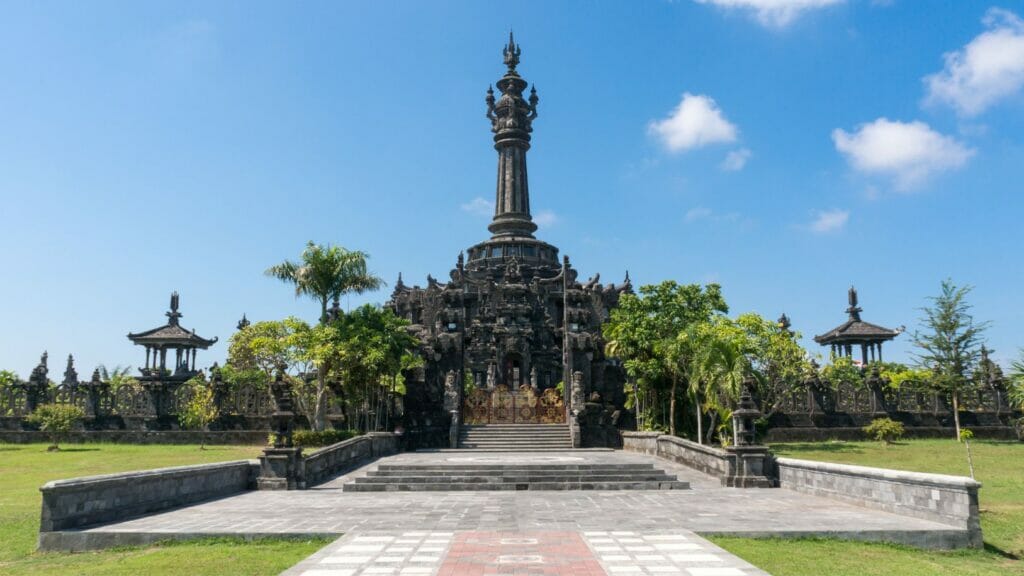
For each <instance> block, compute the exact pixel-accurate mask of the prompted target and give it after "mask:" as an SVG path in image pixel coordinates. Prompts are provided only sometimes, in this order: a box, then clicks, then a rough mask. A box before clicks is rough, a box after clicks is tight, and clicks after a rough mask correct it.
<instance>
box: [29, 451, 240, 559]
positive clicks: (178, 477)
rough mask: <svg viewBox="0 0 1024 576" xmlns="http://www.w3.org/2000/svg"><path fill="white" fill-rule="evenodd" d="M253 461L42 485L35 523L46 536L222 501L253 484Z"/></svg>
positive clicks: (111, 475)
mask: <svg viewBox="0 0 1024 576" xmlns="http://www.w3.org/2000/svg"><path fill="white" fill-rule="evenodd" d="M257 471H258V464H257V462H256V461H255V460H236V461H233V462H220V463H217V464H202V465H199V466H178V467H174V468H158V469H155V470H144V471H141V472H124V473H121V474H106V475H103V476H86V477H83V478H72V479H69V480H54V481H52V482H47V483H46V484H44V485H43V486H42V487H41V488H39V491H40V492H42V493H43V508H42V516H41V518H40V523H39V532H40V547H43V545H42V544H43V539H44V538H43V537H44V533H46V532H57V531H60V530H69V529H74V528H81V527H82V526H88V525H91V524H100V523H104V522H114V521H118V520H125V519H128V518H132V517H135V516H140V515H143V514H151V513H153V512H159V511H161V510H166V509H168V508H175V507H178V506H183V505H185V504H194V503H196V502H201V501H204V500H211V499H214V498H221V497H224V496H228V495H231V494H235V493H237V492H241V491H243V490H246V489H248V488H250V487H252V486H253V483H254V481H255V478H256V474H257Z"/></svg>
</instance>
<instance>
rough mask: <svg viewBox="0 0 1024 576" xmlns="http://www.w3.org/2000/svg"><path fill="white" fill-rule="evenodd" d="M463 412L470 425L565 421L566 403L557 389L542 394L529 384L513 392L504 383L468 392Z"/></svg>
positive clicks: (559, 422) (561, 422)
mask: <svg viewBox="0 0 1024 576" xmlns="http://www.w3.org/2000/svg"><path fill="white" fill-rule="evenodd" d="M463 414H464V418H465V423H466V424H564V423H565V402H563V401H562V397H561V396H560V395H559V394H558V392H557V391H556V390H555V389H554V388H549V389H547V390H545V391H544V393H543V394H541V395H540V396H538V395H537V394H536V393H535V392H534V391H533V389H532V388H530V387H529V386H522V387H520V388H519V391H518V392H512V391H511V390H509V389H508V386H505V385H504V384H502V385H499V386H496V387H495V388H494V390H485V389H483V388H476V389H474V390H473V391H472V392H470V393H469V394H467V395H466V400H465V402H464V403H463Z"/></svg>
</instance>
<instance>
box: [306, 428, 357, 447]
mask: <svg viewBox="0 0 1024 576" xmlns="http://www.w3.org/2000/svg"><path fill="white" fill-rule="evenodd" d="M356 435H357V432H356V431H355V430H321V431H320V432H317V431H314V430H296V431H295V432H294V433H293V434H292V442H293V443H294V444H295V445H296V446H302V447H303V448H319V447H321V446H330V445H331V444H337V443H338V442H341V441H343V440H348V439H349V438H352V437H354V436H356Z"/></svg>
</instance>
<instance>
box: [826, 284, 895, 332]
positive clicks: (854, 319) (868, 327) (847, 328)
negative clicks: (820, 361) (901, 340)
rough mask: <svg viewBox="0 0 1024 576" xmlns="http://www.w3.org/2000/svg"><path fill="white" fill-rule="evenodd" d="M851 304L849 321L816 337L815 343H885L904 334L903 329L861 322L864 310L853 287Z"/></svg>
mask: <svg viewBox="0 0 1024 576" xmlns="http://www.w3.org/2000/svg"><path fill="white" fill-rule="evenodd" d="M849 302H850V307H849V308H847V309H846V313H847V314H849V319H848V320H847V321H846V322H843V323H842V324H840V325H839V326H836V327H835V328H833V329H831V330H829V331H828V332H826V333H824V334H821V335H818V336H815V337H814V341H815V342H817V343H818V344H821V345H822V346H827V345H829V344H862V343H876V342H885V341H888V340H892V339H893V338H895V337H897V336H899V335H900V334H901V333H902V332H903V330H902V329H897V330H893V329H892V328H885V327H883V326H879V325H878V324H872V323H870V322H865V321H863V320H861V318H860V313H861V312H863V310H864V309H863V308H861V307H860V306H858V305H857V289H856V288H854V287H852V286H851V287H850V291H849Z"/></svg>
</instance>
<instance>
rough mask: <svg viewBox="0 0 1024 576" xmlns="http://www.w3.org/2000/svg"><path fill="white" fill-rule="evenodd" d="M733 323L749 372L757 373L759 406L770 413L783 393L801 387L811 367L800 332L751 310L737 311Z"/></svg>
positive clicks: (778, 402) (783, 395) (777, 405)
mask: <svg viewBox="0 0 1024 576" xmlns="http://www.w3.org/2000/svg"><path fill="white" fill-rule="evenodd" d="M733 322H734V324H735V325H736V326H737V327H738V328H739V329H740V330H741V331H742V333H743V334H742V337H741V338H738V339H737V342H738V344H739V345H740V346H741V348H742V351H743V353H744V355H745V356H746V357H747V359H748V360H749V361H750V366H749V368H750V372H751V374H753V375H755V376H758V378H757V390H756V392H757V394H758V396H760V399H761V404H762V409H763V410H764V411H765V412H767V413H771V412H774V411H775V410H777V409H778V408H779V406H780V405H781V402H782V400H783V399H784V397H785V394H786V393H788V392H792V391H795V390H800V389H802V388H803V383H804V380H805V378H806V376H807V374H808V373H809V371H810V370H811V365H810V362H809V361H808V356H807V351H806V350H804V349H803V347H802V346H800V343H799V339H800V334H799V333H797V332H790V331H789V330H788V329H787V328H786V327H784V326H782V325H781V324H779V323H778V322H776V321H774V320H768V319H765V318H763V317H761V316H760V315H758V314H754V313H747V314H741V315H739V317H737V318H736V320H735V321H733Z"/></svg>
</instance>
